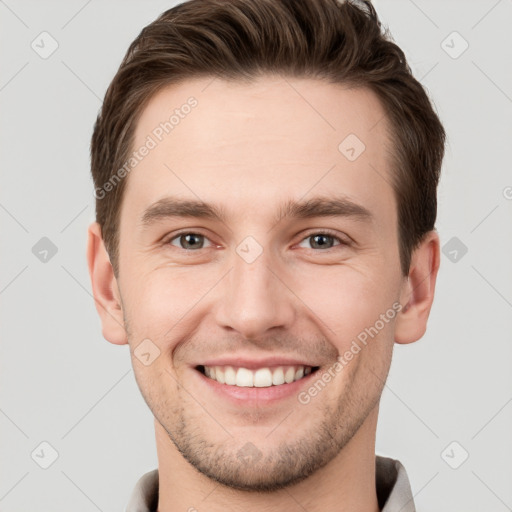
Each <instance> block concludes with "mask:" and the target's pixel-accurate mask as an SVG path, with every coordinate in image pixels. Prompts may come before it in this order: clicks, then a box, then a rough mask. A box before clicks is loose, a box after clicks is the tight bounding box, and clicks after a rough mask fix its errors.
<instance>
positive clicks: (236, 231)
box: [88, 0, 445, 512]
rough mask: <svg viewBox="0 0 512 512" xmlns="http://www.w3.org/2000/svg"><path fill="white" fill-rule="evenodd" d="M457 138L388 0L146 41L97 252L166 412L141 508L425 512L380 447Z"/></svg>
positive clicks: (200, 8) (428, 294)
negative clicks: (408, 50) (410, 61)
mask: <svg viewBox="0 0 512 512" xmlns="http://www.w3.org/2000/svg"><path fill="white" fill-rule="evenodd" d="M444 140H445V133H444V130H443V127H442V125H441V123H440V121H439V119H438V117H437V115H436V113H435V112H434V110H433V108H432V105H431V103H430V101H429V99H428V97H427V95H426V93H425V91H424V90H423V88H422V86H421V85H420V84H419V83H418V82H417V81H416V80H415V79H414V78H413V77H412V75H411V72H410V69H409V67H408V66H407V64H406V61H405V57H404V55H403V53H402V51H401V50H400V49H399V48H398V47H397V46H396V45H395V44H394V43H392V42H391V41H390V40H388V38H387V36H386V35H385V34H383V31H382V29H381V25H380V22H379V20H378V18H377V15H376V13H375V11H374V9H373V7H372V6H371V4H370V3H369V2H364V3H359V4H356V3H353V2H350V3H349V2H345V3H340V2H336V1H335V0H307V1H306V0H302V1H301V2H296V1H292V0H277V1H276V0H234V1H229V2H223V1H219V0H201V1H199V0H192V1H190V2H186V3H183V4H180V5H178V6H177V7H175V8H173V9H170V10H169V11H167V12H165V13H164V14H162V15H161V16H160V18H159V19H157V20H156V21H155V22H154V23H152V24H150V25H149V26H147V27H146V28H145V29H144V30H143V31H142V32H141V34H140V35H139V36H138V38H137V39H136V40H135V41H134V42H133V43H132V45H131V46H130V48H129V50H128V53H127V55H126V57H125V59H124V60H123V62H122V64H121V66H120V69H119V71H118V73H117V74H116V76H115V77H114V79H113V82H112V84H111V85H110V87H109V89H108V91H107V93H106V97H105V101H104V104H103V107H102V110H101V112H100V115H99V116H98V120H97V123H96V125H95V129H94V134H93V138H92V145H91V156H92V174H93V178H94V182H95V195H96V199H97V202H96V213H97V222H95V223H93V224H92V225H91V226H90V228H89V245H88V264H89V272H90V276H91V281H92V288H93V293H94V297H95V301H96V305H97V310H98V313H99V315H100V317H101V322H102V328H103V335H104V337H105V338H106V339H107V340H108V341H109V342H111V343H114V344H120V345H121V344H126V343H128V344H129V347H130V353H131V357H132V364H133V369H134V373H135V377H136V380H137V384H138V386H139V388H140V390H141V393H142V395H143V397H144V399H145V401H146V403H147V404H148V406H149V408H150V409H151V411H152V413H153V415H154V418H155V433H156V443H157V454H158V469H157V470H155V471H152V472H150V473H147V474H146V475H144V476H143V477H142V478H141V479H140V481H139V482H138V483H137V486H136V488H135V489H134V490H133V492H132V495H131V497H130V501H129V503H128V507H127V511H129V512H135V511H137V512H140V511H149V510H158V511H160V512H175V511H186V510H188V511H195V510H199V511H202V510H207V511H209V512H215V511H220V510H233V511H256V510H258V511H260V510H286V511H292V512H294V511H299V510H300V511H303V510H307V511H308V512H316V511H326V510H328V511H334V510H336V511H339V512H348V511H350V512H354V511H365V512H370V511H372V512H376V511H379V510H383V511H385V512H395V511H399V510H400V511H402V512H406V511H413V510H415V509H414V503H413V498H412V494H411V488H410V485H409V481H408V478H407V475H406V472H405V469H404V467H403V466H402V465H401V464H400V462H399V461H397V460H394V459H390V458H386V457H381V456H376V454H375V433H376V427H377V417H378V409H379V400H380V397H381V393H382V389H383V386H384V384H385V381H386V378H387V374H388V370H389V367H390V363H391V357H392V351H393V345H394V343H395V342H396V343H411V342H414V341H416V340H418V339H419V338H421V336H422V335H423V334H424V332H425V329H426V323H427V319H428V316H429V312H430V308H431V305H432V301H433V297H434V289H435V282H436V276H437V271H438V267H439V239H438V235H437V233H436V231H435V228H434V223H435V219H436V208H437V203H436V188H437V183H438V179H439V172H440V168H441V163H442V158H443V152H444Z"/></svg>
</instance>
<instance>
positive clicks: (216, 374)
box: [196, 365, 320, 388]
mask: <svg viewBox="0 0 512 512" xmlns="http://www.w3.org/2000/svg"><path fill="white" fill-rule="evenodd" d="M319 368H320V367H319V366H306V365H280V366H268V367H261V368H254V369H249V368H244V367H242V366H240V367H236V366H230V365H223V366H206V365H198V366H196V370H197V371H198V372H200V373H202V374H203V375H204V376H205V377H207V378H208V379H210V380H213V381H215V382H217V383H219V384H224V385H226V386H232V387H238V388H270V387H277V386H286V385H289V384H292V383H293V382H296V381H299V380H301V379H304V378H306V377H307V376H308V375H311V374H312V373H315V372H316V371H318V369H319Z"/></svg>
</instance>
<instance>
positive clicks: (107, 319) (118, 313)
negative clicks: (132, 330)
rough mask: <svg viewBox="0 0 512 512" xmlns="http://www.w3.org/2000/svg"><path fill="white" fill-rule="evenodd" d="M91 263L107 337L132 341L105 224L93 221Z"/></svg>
mask: <svg viewBox="0 0 512 512" xmlns="http://www.w3.org/2000/svg"><path fill="white" fill-rule="evenodd" d="M87 265H88V267H89V276H90V278H91V285H92V293H93V296H94V302H95V304H96V310H97V311H98V314H99V316H100V319H101V326H102V333H103V337H104V338H105V339H106V340H107V341H110V343H114V344H115V345H125V344H126V343H128V339H127V336H126V330H125V328H124V318H123V310H122V308H121V295H120V293H119V288H118V286H117V280H116V278H115V276H114V270H113V268H112V264H111V263H110V258H109V256H108V253H107V250H106V248H105V244H104V243H103V237H102V234H101V227H100V225H99V224H98V223H97V222H93V223H92V224H91V225H90V226H89V229H88V231H87Z"/></svg>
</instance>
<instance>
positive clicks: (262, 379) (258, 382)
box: [254, 368, 272, 388]
mask: <svg viewBox="0 0 512 512" xmlns="http://www.w3.org/2000/svg"><path fill="white" fill-rule="evenodd" d="M268 386H272V372H271V371H270V370H269V369H268V368H260V369H259V370H256V373H255V374H254V387H256V388H267V387H268Z"/></svg>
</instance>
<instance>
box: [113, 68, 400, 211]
mask: <svg viewBox="0 0 512 512" xmlns="http://www.w3.org/2000/svg"><path fill="white" fill-rule="evenodd" d="M143 146H148V147H149V146H151V149H150V150H149V151H145V153H146V154H145V156H144V157H143V158H142V159H141V160H140V161H138V162H137V164H136V166H135V167H134V169H133V170H132V171H131V172H130V174H129V179H128V182H127V188H126V190H125V198H124V205H126V204H129V205H130V211H132V212H135V211H138V212H140V213H141V212H142V211H143V210H144V209H145V208H147V206H148V205H149V204H151V203H153V202H156V201H158V200H159V199H161V198H163V197H165V196H166V195H174V196H176V195H181V196H183V197H188V198H194V199H198V198H200V199H201V200H204V201H208V202H214V203H223V205H224V206H226V208H228V209H229V208H232V209H233V212H235V211H236V213H237V215H239V216H240V215H245V214H247V215H254V213H263V212H262V210H261V209H262V208H263V206H264V205H265V208H266V207H267V206H268V207H269V208H270V206H271V205H272V204H273V203H276V206H277V203H279V204H281V203H282V201H281V200H282V199H283V198H286V199H290V198H296V199H298V198H304V197H306V196H307V194H311V195H313V194H315V195H317V194H321V195H324V196H325V195H328V194H330V193H333V192H339V193H340V194H343V195H345V196H347V197H349V198H351V199H353V200H355V201H357V202H359V203H363V204H366V205H369V209H372V210H373V211H374V213H375V215H376V216H377V217H378V216H379V215H384V214H385V213H386V212H385V211H384V210H386V209H387V210H389V209H390V208H389V205H390V201H391V204H393V205H394V199H393V190H392V188H391V185H390V183H391V178H390V169H389V160H390V158H389V151H390V148H391V144H390V139H389V136H388V121H387V118H386V117H385V113H384V110H383V108H382V106H381V104H380V102H379V100H378V98H377V97H376V95H375V94H374V93H373V92H371V91H370V90H368V89H361V88H359V89H355V88H349V87H348V86H342V85H333V84H329V83H327V82H324V81H320V80H314V79H295V78H294V79H292V78H283V77H278V76H263V77H260V78H258V79H257V80H255V81H253V82H251V83H242V82H228V81H225V80H221V79H213V78H201V79H195V80H189V81H185V82H182V83H180V84H174V85H171V86H168V87H165V88H164V89H162V90H161V91H159V92H158V93H157V94H156V95H154V96H153V97H152V98H151V99H150V101H149V102H148V104H147V105H146V107H145V109H144V111H143V112H142V114H141V116H140V118H139V121H138V124H137V127H136V131H135V136H134V142H133V147H132V149H133V150H135V151H137V150H138V149H139V148H141V147H143ZM250 206H252V208H253V210H254V207H255V206H256V207H257V208H258V209H259V211H258V212H256V211H253V210H250V209H249V207H250ZM392 209H393V208H392ZM387 213H389V212H387ZM391 213H393V212H391ZM269 214H272V215H275V211H274V212H269ZM121 217H122V216H121ZM388 217H389V215H388ZM384 220H390V219H389V218H386V219H383V221H384Z"/></svg>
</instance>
